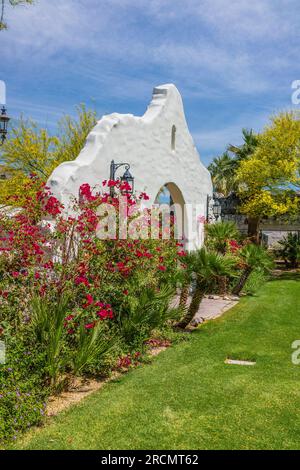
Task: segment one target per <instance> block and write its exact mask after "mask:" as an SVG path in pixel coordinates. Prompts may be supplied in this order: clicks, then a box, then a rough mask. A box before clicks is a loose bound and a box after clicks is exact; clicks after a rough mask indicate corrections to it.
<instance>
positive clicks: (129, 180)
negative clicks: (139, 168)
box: [109, 160, 134, 197]
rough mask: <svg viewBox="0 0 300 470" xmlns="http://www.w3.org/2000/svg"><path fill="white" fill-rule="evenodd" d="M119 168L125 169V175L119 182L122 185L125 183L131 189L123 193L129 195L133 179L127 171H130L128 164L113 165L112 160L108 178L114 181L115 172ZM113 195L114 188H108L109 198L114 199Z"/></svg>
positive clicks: (131, 191)
mask: <svg viewBox="0 0 300 470" xmlns="http://www.w3.org/2000/svg"><path fill="white" fill-rule="evenodd" d="M121 166H124V167H125V173H124V175H123V176H122V177H121V181H122V183H127V184H128V185H129V186H130V188H131V189H130V190H128V191H125V192H126V193H129V194H133V188H134V177H133V176H132V174H131V173H130V171H129V170H130V165H129V163H115V162H114V160H112V162H111V164H110V178H109V179H110V180H111V181H116V172H117V170H118V169H119V168H120V167H121ZM114 194H115V188H114V186H111V187H110V195H111V197H114Z"/></svg>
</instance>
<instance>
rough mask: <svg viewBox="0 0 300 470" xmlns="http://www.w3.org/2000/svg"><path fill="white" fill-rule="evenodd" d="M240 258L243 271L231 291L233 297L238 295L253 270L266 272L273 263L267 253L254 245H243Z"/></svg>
mask: <svg viewBox="0 0 300 470" xmlns="http://www.w3.org/2000/svg"><path fill="white" fill-rule="evenodd" d="M240 256H241V259H242V263H243V271H242V274H241V276H240V278H239V280H238V283H237V285H236V286H235V287H234V289H233V290H232V293H233V294H234V295H239V294H240V293H241V291H242V289H243V287H244V286H245V284H246V282H247V279H248V278H249V276H250V274H251V273H252V272H253V271H254V270H255V269H258V268H260V269H262V270H264V271H266V272H268V271H270V269H271V268H272V266H273V261H272V259H271V257H270V255H269V254H268V252H267V251H266V250H265V249H264V248H262V247H261V246H258V245H255V244H254V243H250V244H248V245H245V246H244V248H243V249H242V250H241V251H240Z"/></svg>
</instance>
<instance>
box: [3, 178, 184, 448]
mask: <svg viewBox="0 0 300 470" xmlns="http://www.w3.org/2000/svg"><path fill="white" fill-rule="evenodd" d="M112 186H114V191H115V196H113V197H112V196H111V195H110V188H111V187H112ZM102 188H103V189H102V190H101V191H94V190H93V189H92V188H91V187H90V186H89V185H88V184H83V185H82V186H81V188H80V193H79V197H78V200H74V201H72V211H71V212H70V213H69V215H68V214H66V213H65V209H64V207H63V206H62V205H61V203H60V202H59V201H58V200H57V199H56V198H55V197H54V196H53V195H52V194H51V193H50V191H49V189H48V188H47V187H46V186H45V185H44V184H43V183H41V182H40V181H39V180H38V179H37V178H35V177H33V178H32V180H31V182H30V184H29V185H28V186H27V187H26V188H24V194H25V202H24V203H23V204H22V205H20V207H19V209H18V210H15V209H14V210H13V211H11V210H10V209H9V205H10V200H8V201H7V210H2V212H1V214H0V340H2V341H5V344H6V346H7V361H8V362H7V364H6V365H5V367H4V366H1V365H0V383H5V380H6V378H5V377H7V367H8V368H10V362H11V361H13V360H14V359H12V357H13V354H12V345H13V344H15V343H16V342H17V343H18V344H19V345H21V346H22V348H25V349H26V351H28V353H29V354H30V355H29V356H28V357H29V359H28V360H31V358H32V360H33V363H34V362H35V361H36V358H37V357H39V358H42V359H41V361H42V362H41V363H40V366H39V367H38V370H35V369H34V367H33V368H31V367H29V369H28V380H29V382H30V383H31V382H32V379H31V377H36V375H37V376H38V378H37V380H35V379H34V381H33V382H34V384H35V385H34V387H35V388H36V387H37V388H38V387H41V391H42V390H43V393H41V395H43V394H45V393H46V392H45V391H46V390H47V387H48V386H49V385H51V387H52V388H53V387H57V386H61V385H60V384H61V383H62V380H65V376H66V375H69V374H84V373H94V374H98V373H102V372H103V371H104V370H106V368H107V367H108V365H109V364H111V367H113V366H114V365H115V362H116V358H117V357H131V351H132V350H135V351H136V350H138V349H139V348H140V347H141V348H142V347H143V344H144V341H145V340H147V339H149V336H150V334H151V330H152V329H153V328H157V327H160V326H162V325H163V324H165V323H166V322H167V321H169V320H172V318H175V317H176V312H175V310H170V309H169V301H170V298H171V297H172V295H173V294H174V290H175V286H176V280H177V273H178V271H179V270H182V269H183V266H184V258H185V252H184V250H183V247H182V245H181V243H176V241H175V240H172V239H171V240H163V239H162V235H163V233H162V231H161V229H160V227H158V231H159V237H158V239H156V240H153V239H135V238H134V237H131V233H129V235H128V238H126V239H120V238H119V236H118V234H119V225H118V222H117V227H116V236H115V237H114V238H113V239H107V240H105V239H100V238H98V236H97V231H96V229H97V227H98V224H99V220H100V216H99V215H98V213H99V208H101V206H102V207H103V205H104V204H107V203H109V204H111V205H112V206H113V207H114V208H115V210H116V213H117V214H119V212H120V210H122V208H121V207H120V201H119V197H118V196H119V195H120V194H122V195H123V201H124V198H125V199H126V203H127V213H126V215H127V217H128V220H129V222H130V221H135V220H136V219H137V217H139V216H140V211H139V209H138V207H139V203H140V202H141V201H146V200H148V199H149V197H148V196H147V194H146V193H144V192H142V193H140V194H136V195H134V196H133V195H131V194H130V193H129V192H128V191H129V187H128V186H127V184H124V183H121V182H119V181H118V182H112V181H105V182H103V183H102ZM26 194H28V195H29V196H26ZM32 194H35V196H32ZM23 200H24V198H23ZM14 202H16V201H15V200H14ZM143 214H144V215H143V217H144V219H143V224H144V226H145V227H149V226H150V218H149V213H148V212H147V211H144V213H143ZM129 232H130V230H129ZM124 354H125V355H124ZM131 360H132V357H131ZM134 360H137V356H135V359H134ZM124 361H125V359H124V360H123V362H124ZM121 362H122V361H121ZM120 364H121V363H120ZM14 367H16V368H17V369H18V367H20V368H22V361H20V366H18V364H17V365H15V364H14ZM120 367H121V366H120ZM18 374H19V372H18V371H17V372H16V375H15V377H18V376H19V375H18ZM22 374H23V372H22ZM25 377H26V374H25ZM1 381H2V382H1ZM33 382H32V383H33ZM37 384H39V385H37ZM29 388H30V385H29ZM15 389H16V390H18V383H17V379H16V383H15ZM24 390H27V386H24ZM26 393H27V391H26ZM28 393H30V392H28ZM16 397H17V395H16ZM26 397H27V396H26V395H24V399H25V398H26ZM17 398H18V397H17ZM17 398H16V399H17ZM25 401H26V400H25ZM29 402H30V400H29V396H28V403H29ZM2 403H4V401H3V402H2ZM6 403H7V402H6ZM30 403H31V402H30ZM30 406H31V405H30ZM4 408H5V407H4ZM4 408H3V413H2V415H3V416H6V414H7V410H4ZM39 413H40V411H39V412H38V416H40V415H39ZM12 415H13V414H12ZM36 419H37V417H35V418H32V420H31V422H32V423H33V422H36ZM39 419H40V418H39ZM0 421H1V397H0ZM29 424H30V423H29ZM21 427H22V426H21ZM20 429H21V428H20ZM22 429H23V428H22ZM13 432H14V431H13V426H12V431H11V432H10V434H11V435H12V433H13ZM0 439H1V428H0Z"/></svg>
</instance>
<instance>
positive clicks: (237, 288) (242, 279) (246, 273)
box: [232, 267, 252, 295]
mask: <svg viewBox="0 0 300 470" xmlns="http://www.w3.org/2000/svg"><path fill="white" fill-rule="evenodd" d="M251 272H252V268H250V267H247V268H245V269H244V271H243V273H242V275H241V277H240V279H239V281H238V283H237V285H236V286H235V287H234V288H233V289H232V293H233V295H239V294H240V293H241V291H242V289H243V287H244V285H245V284H246V282H247V280H248V278H249V276H250V274H251Z"/></svg>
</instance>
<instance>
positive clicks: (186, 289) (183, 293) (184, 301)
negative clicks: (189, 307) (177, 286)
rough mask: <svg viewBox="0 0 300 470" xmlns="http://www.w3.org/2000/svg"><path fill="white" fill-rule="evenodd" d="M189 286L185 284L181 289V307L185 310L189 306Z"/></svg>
mask: <svg viewBox="0 0 300 470" xmlns="http://www.w3.org/2000/svg"><path fill="white" fill-rule="evenodd" d="M189 287H190V286H189V284H184V285H183V286H182V289H181V293H180V299H179V307H180V308H182V309H184V308H185V307H186V304H187V300H188V297H189Z"/></svg>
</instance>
